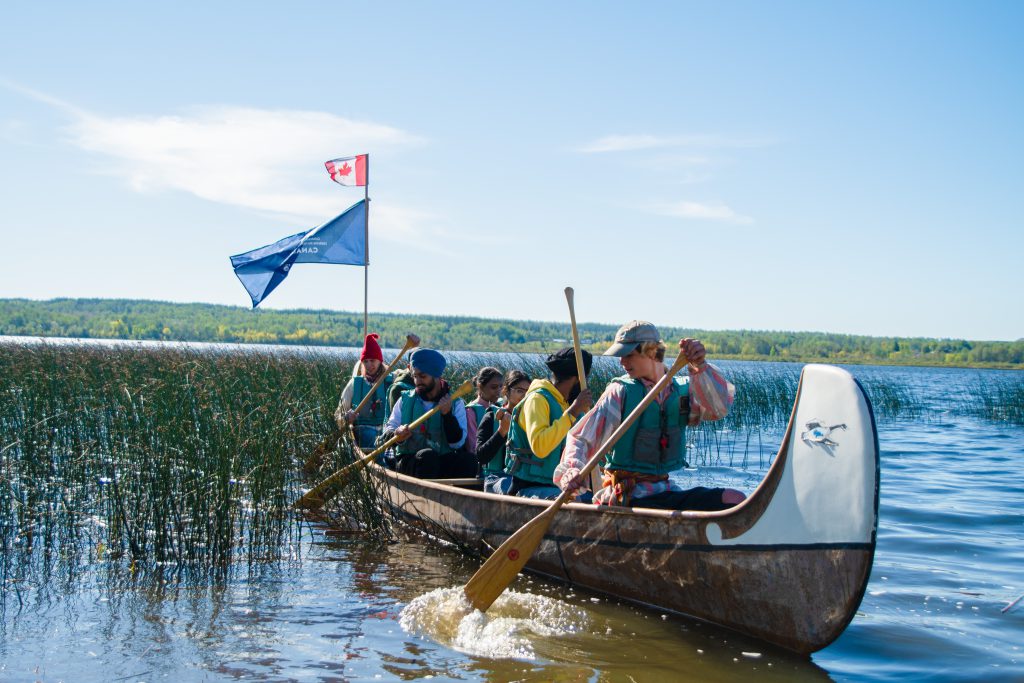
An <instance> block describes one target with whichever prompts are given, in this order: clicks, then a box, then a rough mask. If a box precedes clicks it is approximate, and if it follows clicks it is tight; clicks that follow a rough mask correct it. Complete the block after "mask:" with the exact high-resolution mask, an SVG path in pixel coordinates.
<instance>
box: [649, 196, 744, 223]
mask: <svg viewBox="0 0 1024 683" xmlns="http://www.w3.org/2000/svg"><path fill="white" fill-rule="evenodd" d="M653 211H654V213H657V214H659V215H662V216H671V217H673V218H682V219H684V220H700V221H719V222H722V223H734V224H737V225H749V224H750V223H753V222H754V219H753V218H750V217H749V216H744V215H742V214H738V213H736V212H735V211H734V210H732V209H731V208H730V207H728V206H726V205H725V204H722V203H714V204H702V203H700V202H690V201H680V202H674V203H672V204H664V205H660V206H657V207H654V208H653Z"/></svg>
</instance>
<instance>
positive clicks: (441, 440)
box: [397, 389, 462, 455]
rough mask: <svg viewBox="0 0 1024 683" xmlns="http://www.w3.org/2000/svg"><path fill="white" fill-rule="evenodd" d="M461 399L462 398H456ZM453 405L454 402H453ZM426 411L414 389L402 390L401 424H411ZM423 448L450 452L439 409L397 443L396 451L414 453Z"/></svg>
mask: <svg viewBox="0 0 1024 683" xmlns="http://www.w3.org/2000/svg"><path fill="white" fill-rule="evenodd" d="M456 400H457V401H461V400H462V399H456ZM453 405H454V402H453ZM426 412H427V408H426V407H425V406H424V405H423V399H421V398H420V397H419V396H417V395H416V390H415V389H409V390H407V391H403V392H402V424H404V425H407V424H411V423H412V422H413V420H416V419H418V418H419V417H420V416H421V415H423V414H424V413H426ZM424 448H432V449H434V450H435V451H436V452H438V453H440V454H442V455H443V454H445V453H451V452H452V447H451V446H449V445H448V437H447V436H445V434H444V425H442V424H441V413H440V411H438V412H436V413H434V414H433V415H431V416H430V419H429V420H427V421H426V422H424V423H423V424H421V425H420V426H419V427H417V428H416V429H414V430H413V432H412V436H410V437H409V438H408V439H406V440H405V441H403V442H402V443H400V444H398V449H397V450H398V453H399V454H400V455H404V454H406V453H416V452H417V451H421V450H423V449H424Z"/></svg>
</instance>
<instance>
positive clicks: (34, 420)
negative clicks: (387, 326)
mask: <svg viewBox="0 0 1024 683" xmlns="http://www.w3.org/2000/svg"><path fill="white" fill-rule="evenodd" d="M346 365H347V367H348V368H349V369H350V368H351V364H350V362H349V363H348V364H346V363H339V358H338V356H337V355H332V354H328V353H312V354H310V353H303V354H301V355H299V354H295V353H267V352H266V351H260V352H250V351H245V350H238V349H236V350H234V351H232V352H230V353H227V352H210V351H208V350H204V351H196V350H190V349H188V348H181V347H165V348H159V349H152V348H139V347H134V346H129V345H125V346H119V347H114V348H111V347H96V346H86V345H77V344H57V345H54V344H32V345H21V344H4V345H2V346H0V458H2V460H0V471H2V476H3V482H2V485H0V544H2V547H3V557H2V558H0V572H2V579H3V582H4V586H5V588H9V587H14V588H18V587H19V586H21V585H24V584H26V583H31V582H33V581H43V582H47V581H48V579H49V577H51V576H53V575H54V574H55V573H58V574H59V575H60V576H61V577H62V578H64V579H65V580H69V581H70V580H73V579H74V577H75V576H76V575H77V574H78V572H79V571H80V570H81V569H82V568H83V567H84V566H86V565H90V564H93V563H97V562H98V563H100V564H101V565H102V566H107V567H120V568H122V569H126V570H127V572H128V574H129V575H140V574H148V573H157V574H161V575H168V574H169V575H172V576H179V577H181V576H188V577H195V578H206V577H212V578H216V577H218V576H223V575H224V574H225V573H226V572H228V571H230V569H231V567H232V566H233V565H234V564H238V563H241V564H246V563H247V564H252V563H258V562H263V561H266V560H270V559H274V558H277V557H278V556H279V555H280V554H281V552H282V548H284V547H286V546H287V545H288V542H289V541H292V540H294V535H295V533H296V524H297V521H296V520H297V518H296V517H294V516H293V515H292V513H291V509H290V506H291V503H292V502H293V501H294V500H295V499H296V498H297V497H298V496H299V495H300V490H299V487H300V486H301V485H302V484H303V483H304V482H303V481H302V480H301V478H300V475H299V468H298V467H297V466H296V462H297V460H296V458H297V457H298V458H300V459H301V458H303V457H304V456H305V455H306V454H308V453H309V452H310V450H311V449H312V448H313V446H314V445H315V444H316V443H317V442H318V441H319V440H320V438H321V437H322V436H323V435H324V434H325V433H327V432H328V431H330V428H331V427H333V423H332V418H331V413H332V412H333V408H334V405H335V403H336V401H337V396H338V392H339V387H340V386H341V383H342V381H343V380H344V373H343V368H344V367H346ZM339 374H341V375H342V376H341V377H339ZM338 457H339V458H344V457H345V453H344V452H342V453H341V454H340V455H339V456H338ZM349 457H350V456H349ZM354 490H355V491H356V492H357V493H358V494H359V495H362V496H363V497H364V498H365V497H366V496H367V495H368V493H367V492H366V491H359V487H358V486H357V487H356V488H355V489H354ZM362 508H365V505H364V506H362ZM362 508H361V509H362Z"/></svg>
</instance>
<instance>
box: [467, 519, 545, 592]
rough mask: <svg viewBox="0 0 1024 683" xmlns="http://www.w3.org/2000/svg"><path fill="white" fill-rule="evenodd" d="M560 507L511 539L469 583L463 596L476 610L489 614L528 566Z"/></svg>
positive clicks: (532, 520) (530, 524)
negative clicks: (513, 581) (499, 597)
mask: <svg viewBox="0 0 1024 683" xmlns="http://www.w3.org/2000/svg"><path fill="white" fill-rule="evenodd" d="M558 507H561V506H557V507H556V506H554V505H552V506H551V507H549V508H548V509H547V510H545V511H544V512H542V513H541V514H539V515H537V516H536V517H534V518H533V519H531V520H530V521H529V522H527V523H526V524H524V525H523V526H522V527H521V528H520V529H519V531H517V532H515V533H514V534H512V535H511V536H509V538H508V540H507V541H505V542H504V543H502V544H501V546H500V547H499V548H498V549H497V550H495V551H494V554H492V555H491V556H490V557H489V558H487V561H486V562H484V563H483V566H481V567H480V569H478V570H477V572H476V574H474V575H473V578H471V579H470V580H469V581H468V582H467V583H466V586H465V588H463V593H465V595H466V599H467V600H469V602H470V604H472V605H473V607H474V608H475V609H478V610H480V611H481V612H486V611H487V609H488V608H489V607H490V606H491V603H493V602H494V601H495V600H497V599H498V596H499V595H501V594H502V593H503V592H504V591H505V589H506V588H507V587H508V585H509V584H510V583H512V580H513V579H514V578H516V575H517V574H519V572H520V570H522V568H523V567H524V566H526V563H527V561H528V560H529V559H530V558H531V557H532V556H533V554H534V553H535V552H536V551H537V548H538V547H539V546H540V543H541V541H543V540H544V534H546V533H547V531H548V527H550V526H551V521H552V520H553V519H554V517H555V512H557V511H558Z"/></svg>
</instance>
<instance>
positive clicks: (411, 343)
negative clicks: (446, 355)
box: [303, 334, 420, 472]
mask: <svg viewBox="0 0 1024 683" xmlns="http://www.w3.org/2000/svg"><path fill="white" fill-rule="evenodd" d="M419 345H420V338H419V337H417V336H416V335H415V334H407V335H405V346H403V347H402V350H401V351H399V352H398V355H397V356H395V358H394V360H392V361H391V363H390V364H389V365H388V366H387V367H386V368H384V372H382V373H380V376H379V377H377V381H376V382H374V383H373V386H372V387H370V391H368V392H367V393H366V396H363V400H362V401H360V402H359V405H358V406H356V409H355V412H356V414H358V413H359V411H360V410H362V409H363V408H365V407H366V403H367V402H368V401H369V400H370V397H372V396H373V395H374V394H375V393H376V392H377V389H378V388H379V387H380V385H381V384H382V383H383V382H384V379H385V378H386V377H387V376H388V375H390V374H391V370H392V369H393V368H394V367H395V366H396V365H397V364H398V361H399V360H400V359H401V358H402V356H404V355H405V352H406V351H408V350H409V349H412V348H415V347H417V346H419ZM335 422H336V424H337V425H338V428H337V429H335V430H334V431H333V432H331V433H330V434H328V435H327V436H326V437H325V438H324V440H323V441H321V442H320V443H319V444H317V446H316V448H314V449H313V454H312V455H310V456H309V458H308V459H307V460H306V463H305V464H304V465H303V468H304V469H305V470H306V471H307V472H310V471H312V470H315V469H316V468H318V467H320V460H321V458H323V457H324V456H325V455H327V454H328V453H330V452H331V451H333V450H334V449H335V448H336V447H337V445H338V439H340V438H341V437H342V434H343V433H344V432H345V431H346V430H347V429H351V425H350V424H348V423H347V421H345V420H341V421H339V420H337V418H335ZM352 441H353V443H354V442H355V439H353V440H352Z"/></svg>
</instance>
